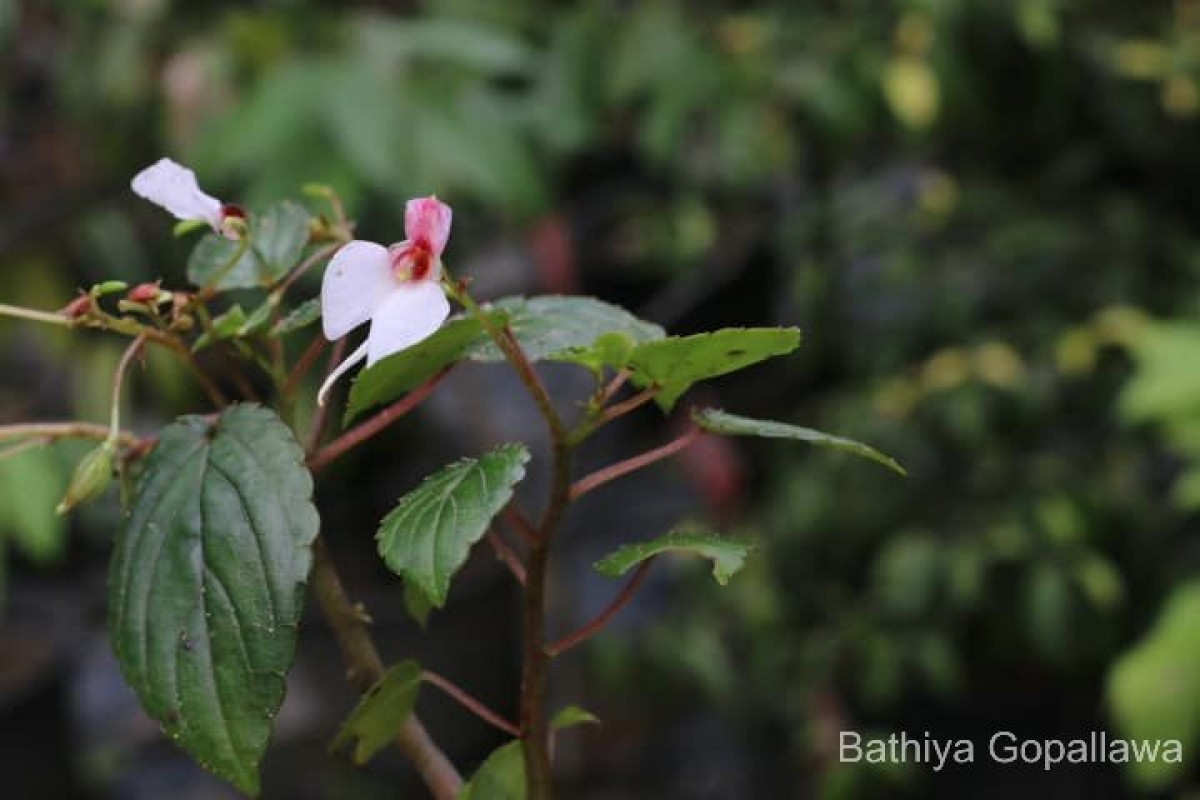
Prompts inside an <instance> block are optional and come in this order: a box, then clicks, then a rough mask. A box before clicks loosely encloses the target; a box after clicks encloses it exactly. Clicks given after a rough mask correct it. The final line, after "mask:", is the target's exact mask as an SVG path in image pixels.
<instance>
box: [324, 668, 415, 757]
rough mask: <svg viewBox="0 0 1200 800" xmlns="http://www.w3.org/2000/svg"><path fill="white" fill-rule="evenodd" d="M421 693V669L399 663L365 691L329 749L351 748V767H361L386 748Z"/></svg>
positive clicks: (409, 714)
mask: <svg viewBox="0 0 1200 800" xmlns="http://www.w3.org/2000/svg"><path fill="white" fill-rule="evenodd" d="M420 689H421V665H420V664H418V663H417V662H415V661H401V662H400V663H399V664H396V665H395V666H394V667H392V668H391V669H389V670H388V671H387V672H386V673H384V676H383V677H382V678H380V679H379V682H378V683H376V684H375V685H374V686H372V687H371V688H370V689H368V690H367V692H366V694H364V695H363V696H362V699H361V700H359V701H358V705H357V706H355V707H354V711H352V712H351V713H350V716H349V717H348V718H347V719H346V721H345V722H343V723H342V727H341V728H340V729H339V730H338V733H337V736H336V737H334V740H333V743H332V744H330V746H329V747H330V749H332V750H338V749H340V748H342V747H345V746H347V745H350V744H353V745H354V763H355V764H365V763H367V762H368V761H370V760H371V758H372V757H373V756H374V755H375V754H376V753H378V752H379V751H380V750H382V749H383V748H384V747H386V746H387V745H388V744H389V743H390V742H391V741H392V739H393V738H395V736H396V732H397V731H399V730H400V726H401V725H403V724H404V722H405V721H406V720H407V719H408V718H409V717H410V716H411V715H412V711H413V706H414V705H416V702H417V694H418V692H419V691H420Z"/></svg>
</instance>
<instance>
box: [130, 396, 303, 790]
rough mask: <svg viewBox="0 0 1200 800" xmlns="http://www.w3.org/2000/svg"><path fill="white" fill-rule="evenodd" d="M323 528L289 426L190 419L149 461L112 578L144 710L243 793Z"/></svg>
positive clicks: (231, 417) (259, 415)
mask: <svg viewBox="0 0 1200 800" xmlns="http://www.w3.org/2000/svg"><path fill="white" fill-rule="evenodd" d="M318 526H319V521H318V517H317V512H316V509H315V508H313V505H312V478H311V476H310V475H309V473H308V470H307V469H305V467H304V454H303V452H302V450H301V448H300V446H299V445H298V444H297V443H296V440H295V439H294V438H293V436H292V432H291V430H290V429H289V428H288V427H287V426H286V425H285V424H284V423H283V422H282V421H281V420H280V419H279V418H278V417H277V416H275V414H274V413H272V412H271V411H268V410H266V409H264V408H260V407H258V406H254V405H237V406H232V407H230V408H228V409H226V410H225V411H224V412H222V413H221V415H220V417H218V418H217V420H216V421H215V422H213V421H210V420H208V419H205V418H202V417H183V418H181V419H180V420H179V421H178V422H176V423H174V424H172V425H169V426H168V427H166V428H165V429H163V431H162V433H161V434H160V437H159V441H158V444H157V445H156V446H155V448H154V450H153V451H152V452H151V454H150V456H149V457H148V458H147V460H146V463H145V466H144V467H143V473H142V476H141V478H140V479H139V481H138V484H137V488H136V490H135V492H134V497H133V504H132V508H131V511H130V514H129V516H128V518H127V520H126V521H125V524H124V526H123V527H122V529H121V531H120V534H119V535H118V537H117V541H116V546H115V549H114V553H113V560H112V564H111V567H110V569H109V619H108V627H109V634H110V636H111V639H112V645H113V649H114V651H115V652H116V655H117V660H118V661H119V662H120V665H121V670H122V672H123V673H124V675H125V678H126V680H127V681H128V682H129V684H130V685H131V686H132V687H133V689H134V691H136V692H137V694H138V697H139V698H140V699H141V702H142V706H143V707H144V708H145V709H146V712H147V713H148V714H149V715H150V716H151V717H153V718H154V719H156V720H158V721H159V722H160V723H161V724H162V726H163V730H164V731H166V733H167V735H168V736H170V737H171V738H172V739H173V740H174V741H175V742H177V743H178V744H180V745H181V746H182V747H183V748H184V749H186V750H187V751H188V752H189V753H191V754H192V756H193V757H195V758H196V760H197V761H199V762H200V763H201V764H202V765H204V766H205V767H207V768H208V769H211V770H212V771H213V772H215V773H216V774H218V775H220V776H222V777H223V778H226V779H228V780H229V781H231V782H232V783H233V784H234V785H235V786H237V787H238V788H239V789H240V790H242V791H243V792H246V793H247V794H252V795H253V794H257V793H258V789H259V778H258V765H259V762H260V761H261V760H262V756H263V753H264V751H265V750H266V747H267V740H268V738H269V737H270V733H271V720H272V718H273V717H274V715H275V713H276V712H277V711H278V710H279V706H280V704H281V703H282V701H283V693H284V675H285V673H286V672H287V670H288V668H289V667H290V666H291V663H292V658H293V655H294V650H295V644H296V627H297V625H298V623H299V621H300V614H301V612H302V610H303V608H304V596H305V591H304V584H305V580H306V578H307V576H308V570H309V565H310V564H311V561H312V554H311V549H310V548H311V545H312V542H313V539H314V538H315V537H316V535H317V529H318Z"/></svg>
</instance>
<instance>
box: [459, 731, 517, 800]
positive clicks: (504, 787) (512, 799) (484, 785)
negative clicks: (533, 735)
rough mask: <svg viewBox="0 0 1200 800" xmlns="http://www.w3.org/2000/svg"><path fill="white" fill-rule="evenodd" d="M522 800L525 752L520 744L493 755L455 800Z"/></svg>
mask: <svg viewBox="0 0 1200 800" xmlns="http://www.w3.org/2000/svg"><path fill="white" fill-rule="evenodd" d="M524 799H525V752H524V750H523V749H522V748H521V743H520V742H519V741H517V742H509V743H508V744H506V745H504V746H503V747H500V748H499V749H497V750H495V751H493V752H492V754H491V755H490V756H488V757H487V760H486V761H484V762H483V763H482V764H480V766H479V770H478V771H477V772H476V773H475V776H474V777H472V778H471V780H470V781H468V782H467V784H466V785H465V786H463V788H462V791H461V792H460V793H459V795H458V800H524Z"/></svg>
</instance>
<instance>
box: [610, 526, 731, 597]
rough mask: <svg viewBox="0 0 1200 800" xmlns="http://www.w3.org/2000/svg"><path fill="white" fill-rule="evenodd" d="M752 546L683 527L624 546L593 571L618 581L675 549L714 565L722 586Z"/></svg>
mask: <svg viewBox="0 0 1200 800" xmlns="http://www.w3.org/2000/svg"><path fill="white" fill-rule="evenodd" d="M752 549H753V548H752V546H751V545H748V544H746V543H745V542H739V541H737V540H736V539H727V538H725V537H723V536H718V535H717V534H715V533H709V532H708V531H702V530H696V529H692V528H683V529H679V530H674V531H671V532H670V533H668V534H666V535H665V536H660V537H659V538H657V539H654V540H652V541H649V542H638V543H636V544H627V545H623V546H621V547H619V548H617V550H616V551H615V552H613V553H611V554H609V555H607V556H605V557H604V558H603V559H601V560H600V561H597V562H596V565H595V566H596V571H598V572H599V573H600V574H601V575H604V576H606V577H609V578H618V577H620V576H621V575H623V574H625V573H626V572H628V571H629V570H630V569H632V568H633V567H635V566H637V565H638V564H640V563H641V562H643V561H645V560H646V559H648V558H652V557H653V556H656V555H658V554H659V553H665V552H667V551H668V550H678V551H682V552H685V553H694V554H696V555H698V556H703V557H704V558H707V559H709V560H711V561H712V562H713V577H714V578H716V579H717V583H719V584H721V585H722V586H724V585H725V584H727V583H729V579H730V578H731V577H732V576H733V574H734V573H735V572H737V571H738V570H740V569H741V568H742V565H743V564H745V563H746V555H747V554H748V553H749V552H750V551H751V550H752Z"/></svg>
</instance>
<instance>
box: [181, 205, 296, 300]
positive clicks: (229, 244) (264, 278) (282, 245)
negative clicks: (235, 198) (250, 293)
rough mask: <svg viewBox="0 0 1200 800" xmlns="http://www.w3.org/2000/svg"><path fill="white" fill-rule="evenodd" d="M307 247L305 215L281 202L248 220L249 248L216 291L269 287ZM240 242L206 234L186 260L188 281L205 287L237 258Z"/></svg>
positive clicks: (294, 207)
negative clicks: (305, 246)
mask: <svg viewBox="0 0 1200 800" xmlns="http://www.w3.org/2000/svg"><path fill="white" fill-rule="evenodd" d="M307 243H308V211H306V210H305V209H304V207H303V206H299V205H297V204H295V203H291V202H285V203H280V204H279V205H276V206H272V207H271V208H269V209H267V210H266V211H265V212H263V213H262V214H259V215H256V216H254V217H253V218H251V220H250V246H249V248H247V249H246V251H245V252H244V253H242V255H241V257H240V258H239V259H238V262H237V264H236V265H234V267H233V268H232V269H231V270H230V271H229V272H228V273H227V274H226V275H225V277H224V278H222V279H221V280H220V281H219V282H218V283H217V284H216V288H218V289H249V288H253V287H256V286H270V285H271V284H273V283H275V282H276V281H278V280H279V279H280V278H282V277H283V276H284V275H286V274H287V273H288V270H290V269H291V268H292V267H294V266H295V265H296V262H298V261H299V260H300V254H301V253H303V252H304V245H305V244H307ZM239 247H241V243H240V242H236V241H231V240H229V239H226V238H225V237H224V236H220V235H218V234H216V233H210V234H208V235H207V236H205V237H204V238H203V239H201V240H200V241H199V242H198V243H197V244H196V247H195V248H194V249H193V250H192V255H191V258H189V259H188V268H187V272H188V280H189V281H191V282H192V283H194V284H195V285H197V286H205V285H207V284H208V282H209V281H211V280H214V279H216V277H217V276H218V274H219V273H220V272H221V270H223V269H224V268H225V267H226V266H227V265H228V264H229V262H230V261H231V260H232V259H233V258H234V256H235V255H237V252H238V249H239Z"/></svg>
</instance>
